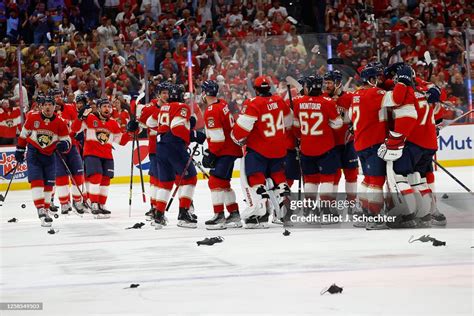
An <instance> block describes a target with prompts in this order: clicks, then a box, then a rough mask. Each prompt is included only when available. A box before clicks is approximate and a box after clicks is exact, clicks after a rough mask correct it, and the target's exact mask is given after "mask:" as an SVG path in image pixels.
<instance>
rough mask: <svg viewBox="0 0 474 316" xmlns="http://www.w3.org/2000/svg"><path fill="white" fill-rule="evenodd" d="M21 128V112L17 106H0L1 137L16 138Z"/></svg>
mask: <svg viewBox="0 0 474 316" xmlns="http://www.w3.org/2000/svg"><path fill="white" fill-rule="evenodd" d="M20 130H21V112H20V109H19V108H17V107H14V108H9V109H6V110H5V109H3V108H0V137H5V138H16V134H17V132H20Z"/></svg>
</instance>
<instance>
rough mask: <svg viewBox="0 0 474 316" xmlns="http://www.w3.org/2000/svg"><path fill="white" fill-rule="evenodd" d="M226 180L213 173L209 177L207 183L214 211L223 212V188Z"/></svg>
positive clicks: (224, 188) (225, 185)
mask: <svg viewBox="0 0 474 316" xmlns="http://www.w3.org/2000/svg"><path fill="white" fill-rule="evenodd" d="M228 182H229V181H228V180H224V179H220V178H217V177H215V176H213V175H211V176H210V177H209V181H208V182H207V184H208V186H209V189H210V190H211V200H212V206H213V208H214V213H222V212H224V200H225V190H226V187H227V184H228Z"/></svg>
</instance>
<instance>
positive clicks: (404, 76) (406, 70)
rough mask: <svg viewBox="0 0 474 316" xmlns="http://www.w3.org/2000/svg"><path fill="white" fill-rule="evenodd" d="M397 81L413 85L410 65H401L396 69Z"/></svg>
mask: <svg viewBox="0 0 474 316" xmlns="http://www.w3.org/2000/svg"><path fill="white" fill-rule="evenodd" d="M397 81H398V82H400V83H403V84H404V85H406V86H412V85H413V72H412V69H411V67H410V66H407V65H403V66H401V67H400V68H398V70H397Z"/></svg>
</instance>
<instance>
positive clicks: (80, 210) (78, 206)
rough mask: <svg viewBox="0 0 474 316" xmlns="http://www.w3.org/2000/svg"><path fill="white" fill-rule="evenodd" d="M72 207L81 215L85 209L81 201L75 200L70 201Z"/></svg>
mask: <svg viewBox="0 0 474 316" xmlns="http://www.w3.org/2000/svg"><path fill="white" fill-rule="evenodd" d="M72 207H73V208H74V210H75V211H76V213H77V214H79V215H83V214H84V213H85V211H86V209H87V207H86V206H85V205H84V203H83V202H76V201H73V202H72Z"/></svg>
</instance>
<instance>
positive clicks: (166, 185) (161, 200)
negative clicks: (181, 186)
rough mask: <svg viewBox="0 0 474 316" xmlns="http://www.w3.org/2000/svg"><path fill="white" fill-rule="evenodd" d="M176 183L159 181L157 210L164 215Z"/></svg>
mask: <svg viewBox="0 0 474 316" xmlns="http://www.w3.org/2000/svg"><path fill="white" fill-rule="evenodd" d="M173 184H174V181H158V182H157V187H158V189H157V193H156V205H155V208H156V209H157V210H158V211H159V212H161V213H164V212H165V210H166V204H168V199H169V198H170V195H171V189H173Z"/></svg>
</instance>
